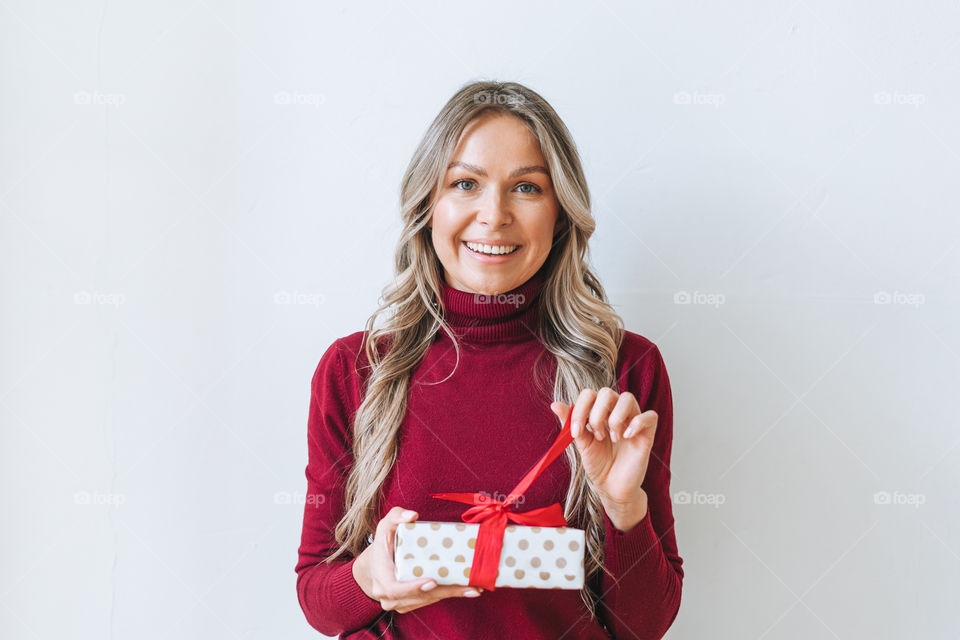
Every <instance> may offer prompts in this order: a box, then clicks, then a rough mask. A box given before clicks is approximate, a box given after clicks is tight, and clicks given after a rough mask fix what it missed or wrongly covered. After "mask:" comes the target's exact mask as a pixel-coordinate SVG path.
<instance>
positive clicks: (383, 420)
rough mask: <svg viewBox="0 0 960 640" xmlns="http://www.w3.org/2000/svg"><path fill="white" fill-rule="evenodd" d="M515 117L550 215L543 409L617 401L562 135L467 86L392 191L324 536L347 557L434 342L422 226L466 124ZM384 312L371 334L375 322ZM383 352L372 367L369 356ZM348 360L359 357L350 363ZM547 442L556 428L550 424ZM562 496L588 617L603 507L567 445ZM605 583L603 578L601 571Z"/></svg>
mask: <svg viewBox="0 0 960 640" xmlns="http://www.w3.org/2000/svg"><path fill="white" fill-rule="evenodd" d="M491 111H493V112H498V113H505V114H510V115H513V116H516V117H518V118H520V119H521V120H522V121H523V122H524V123H525V124H526V125H527V126H528V127H529V128H530V130H531V131H532V132H533V133H534V135H535V136H536V138H537V139H538V141H539V144H540V148H541V152H542V154H543V156H544V158H545V159H546V162H547V165H548V167H547V168H548V169H549V170H550V176H551V180H552V183H553V187H554V190H555V193H556V195H557V199H558V201H559V204H560V212H559V215H558V225H557V231H556V235H555V237H554V241H553V247H552V249H551V251H550V253H549V255H548V256H547V260H546V262H545V271H546V279H545V281H544V284H543V289H542V292H541V297H540V300H538V301H537V303H538V304H540V305H541V306H540V323H539V326H538V327H537V328H536V329H537V332H538V337H539V339H540V341H541V342H542V343H543V344H544V346H545V350H546V351H549V352H550V353H552V354H553V355H554V357H555V359H556V364H557V368H556V378H555V380H554V381H553V392H552V395H553V398H554V399H555V400H557V401H561V402H565V403H567V404H571V403H572V402H573V401H575V400H576V397H577V396H578V395H579V393H580V391H581V390H582V389H586V388H590V389H596V390H599V389H600V388H602V387H610V388H612V389H613V390H614V391H617V390H618V389H617V380H616V362H617V354H618V351H619V347H620V343H621V340H622V339H623V321H622V320H621V318H620V316H619V315H617V314H616V312H615V311H614V310H613V308H612V307H611V305H610V304H609V303H608V302H607V297H606V293H605V292H604V289H603V287H602V286H601V284H600V282H599V280H598V279H597V277H596V276H595V275H594V274H593V272H592V271H591V270H590V267H589V265H588V263H587V258H586V256H587V252H588V246H587V240H588V239H589V238H590V236H591V235H593V232H594V229H595V227H596V224H595V222H594V219H593V217H592V215H591V213H590V193H589V190H588V189H587V183H586V179H585V177H584V174H583V169H582V167H581V164H580V157H579V154H578V153H577V150H576V147H575V145H574V143H573V139H572V137H571V135H570V132H569V131H568V130H567V128H566V126H565V125H564V123H563V121H562V120H561V119H560V117H559V116H558V115H557V114H556V112H555V111H554V110H553V108H552V107H551V106H550V105H549V104H548V103H547V101H546V100H544V99H543V98H542V97H541V96H540V95H539V94H537V93H536V92H534V91H532V90H530V89H529V88H527V87H525V86H523V85H521V84H517V83H514V82H486V81H481V82H472V83H468V84H466V85H464V86H463V87H462V88H460V90H458V91H457V92H456V93H455V94H454V95H453V97H451V98H450V100H449V101H448V102H447V104H446V105H445V106H444V107H443V109H442V110H441V111H440V113H439V114H438V115H437V117H436V118H435V119H434V120H433V122H432V123H431V125H430V127H429V128H428V129H427V131H426V133H425V134H424V136H423V138H422V140H421V141H420V144H419V145H418V146H417V149H416V151H415V152H414V154H413V157H412V159H411V160H410V164H409V165H408V167H407V169H406V172H405V173H404V176H403V181H402V185H401V190H400V207H401V217H402V220H403V231H402V233H401V235H400V239H399V242H398V243H397V249H396V254H395V261H396V277H395V279H394V281H393V282H392V283H391V284H390V285H388V286H387V287H385V288H384V289H383V291H382V296H381V298H380V300H379V302H381V304H380V306H379V307H378V308H377V310H376V311H375V312H374V313H373V314H372V315H371V316H370V318H369V319H368V320H367V323H366V336H367V339H366V347H365V352H366V356H367V361H368V363H370V364H369V366H370V374H369V378H368V380H367V383H366V385H365V393H364V398H363V401H362V403H361V404H360V407H359V408H358V409H357V412H356V415H355V417H354V421H353V456H354V464H353V466H352V468H351V470H350V473H349V476H348V478H347V485H346V488H345V513H344V515H343V517H342V518H341V519H340V521H339V522H338V524H337V526H336V529H335V536H336V540H337V542H338V544H339V545H340V547H339V548H338V549H337V550H336V552H335V553H333V555H331V556H330V557H329V558H327V562H329V561H331V560H333V559H334V558H336V557H337V556H339V555H340V554H341V553H343V552H344V551H349V552H350V553H351V554H353V555H357V554H359V553H360V552H362V551H363V549H364V548H365V546H366V545H367V544H368V540H367V537H368V535H370V534H372V533H373V532H374V531H375V529H376V522H375V521H374V514H375V513H376V509H377V506H378V504H377V501H378V496H379V495H380V491H381V487H382V486H383V483H384V481H385V479H386V478H387V476H388V474H389V472H390V470H391V469H392V467H393V464H394V462H395V461H396V457H397V433H398V431H399V428H400V425H401V423H402V422H403V420H404V417H405V415H406V410H407V392H408V389H409V384H410V375H411V371H412V370H413V368H414V367H415V366H416V365H417V363H419V362H420V360H421V358H422V357H423V356H424V354H425V352H426V351H427V348H428V347H429V346H430V344H431V343H432V342H433V340H434V338H435V336H436V335H437V332H438V331H440V330H443V331H444V332H446V334H447V335H448V336H450V339H451V340H452V341H453V343H454V345H455V347H456V353H457V362H458V363H459V358H460V347H459V345H458V343H457V340H456V338H455V336H454V334H453V332H452V331H451V329H450V328H449V327H448V326H447V324H446V323H445V322H444V314H443V312H444V309H443V306H442V305H443V301H442V296H441V287H440V283H441V280H442V278H443V271H442V265H441V264H440V262H439V259H438V257H437V255H436V252H435V250H434V249H433V244H432V240H431V236H430V229H429V228H428V227H427V222H428V221H429V219H430V214H431V211H432V210H433V206H434V205H435V204H436V200H437V197H438V194H439V192H440V188H441V187H442V184H443V179H444V176H445V173H446V170H447V165H448V163H449V162H450V160H451V156H452V155H453V152H454V149H455V147H456V145H457V142H458V140H459V138H460V136H461V134H462V132H463V130H464V128H465V127H466V126H467V124H468V123H469V122H471V121H472V120H474V119H475V118H477V117H478V116H480V115H481V114H486V113H489V112H491ZM388 310H392V314H391V315H390V316H389V317H388V319H387V321H386V323H385V324H384V326H383V327H381V328H374V324H375V321H376V319H377V317H378V316H380V315H381V314H382V313H384V312H386V311H388ZM381 340H383V341H384V344H385V345H387V348H386V349H385V350H384V351H385V353H384V354H383V355H382V356H381V354H380V349H379V348H378V345H379V344H380V342H381ZM358 358H359V354H358ZM557 426H558V431H559V426H560V424H559V421H558V425H557ZM565 453H566V456H567V461H568V464H569V467H570V470H571V471H570V488H569V490H568V492H567V496H566V499H565V507H564V516H565V517H566V519H567V522H568V524H569V525H570V526H572V527H576V528H580V529H584V531H585V532H586V554H585V558H584V566H585V576H586V578H587V583H585V585H584V588H583V589H582V590H581V596H582V598H583V600H584V602H585V603H586V605H587V607H588V609H589V611H590V612H591V615H594V616H595V614H596V598H595V595H594V594H593V592H592V591H591V590H590V588H589V581H590V579H591V578H593V577H595V576H596V574H597V572H599V571H601V570H604V571H606V568H605V567H604V536H605V526H604V517H603V507H602V504H601V502H600V498H599V496H598V494H597V493H596V491H595V489H594V488H593V487H592V486H591V485H590V483H589V481H588V479H587V477H586V474H585V472H584V470H583V466H582V464H581V461H580V454H579V451H578V450H577V448H576V446H575V445H574V446H569V447H567V449H566V452H565ZM607 573H608V574H609V571H608V572H607Z"/></svg>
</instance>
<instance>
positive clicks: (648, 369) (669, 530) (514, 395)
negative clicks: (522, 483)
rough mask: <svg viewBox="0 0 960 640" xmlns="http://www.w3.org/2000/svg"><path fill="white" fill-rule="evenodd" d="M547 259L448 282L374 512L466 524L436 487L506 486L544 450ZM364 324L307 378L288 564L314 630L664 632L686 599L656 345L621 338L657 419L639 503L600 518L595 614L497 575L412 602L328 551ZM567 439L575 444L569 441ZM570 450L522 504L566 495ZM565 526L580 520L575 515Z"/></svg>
mask: <svg viewBox="0 0 960 640" xmlns="http://www.w3.org/2000/svg"><path fill="white" fill-rule="evenodd" d="M544 278H545V274H544V271H543V269H541V271H539V272H538V273H537V274H536V275H534V276H533V277H531V278H530V279H529V280H528V281H527V282H525V283H523V284H522V285H520V286H519V287H517V288H516V289H514V290H512V291H510V292H508V293H506V294H503V295H501V296H494V297H484V296H480V295H475V294H473V293H468V292H465V291H460V290H457V289H454V288H452V287H450V286H449V285H447V284H446V283H445V282H444V283H442V298H443V309H444V317H445V319H446V321H447V323H448V324H449V325H450V326H451V327H452V328H453V330H454V331H455V333H456V334H457V336H458V343H459V345H460V361H459V363H457V354H456V351H455V349H454V344H453V342H452V341H451V340H450V339H449V337H448V336H447V335H446V334H445V333H444V332H443V331H441V332H439V333H438V335H437V336H436V337H435V339H434V341H433V342H432V344H431V345H430V346H429V348H428V349H427V352H426V354H425V356H424V358H423V359H422V360H421V362H420V363H419V364H418V365H417V366H416V367H415V368H414V370H413V373H412V378H411V384H410V390H409V393H408V408H407V412H406V416H405V419H404V421H403V423H402V425H401V427H400V431H399V433H398V435H397V442H398V449H397V459H396V463H395V464H394V465H393V467H392V469H391V470H390V472H389V475H388V477H387V480H386V481H385V483H384V486H383V490H382V493H381V496H382V499H381V501H380V504H379V507H378V508H377V510H376V512H375V518H374V522H377V521H379V520H380V518H382V517H383V515H384V514H385V513H386V512H387V511H389V510H390V509H391V508H392V507H394V506H401V507H404V508H407V509H412V510H414V511H416V512H417V513H418V514H419V519H420V520H440V521H455V522H460V521H461V519H460V514H461V513H462V512H463V510H464V509H466V508H467V506H466V505H463V504H459V503H456V502H451V501H448V500H440V499H437V498H432V497H431V496H430V493H432V492H444V491H458V492H475V491H486V492H488V493H491V494H494V495H501V496H503V495H505V494H506V493H507V492H509V491H510V489H512V488H513V486H514V485H515V484H516V483H517V482H518V481H519V480H520V478H521V477H523V475H524V474H525V473H526V472H527V471H528V470H529V469H530V468H531V467H532V466H533V464H534V463H535V462H536V461H537V460H538V459H539V458H540V457H541V456H542V455H543V454H544V452H546V450H547V449H548V448H549V447H550V445H551V444H552V442H553V441H554V439H555V438H556V436H557V434H558V433H559V429H560V427H561V424H560V421H559V420H558V418H557V416H556V415H554V414H553V413H552V412H551V411H550V402H551V401H552V400H553V398H552V393H551V392H552V388H553V385H552V380H553V377H552V376H553V374H554V373H555V371H556V368H555V367H556V364H555V360H554V359H553V356H552V354H550V353H549V352H548V351H546V350H545V349H544V347H543V344H542V343H541V342H540V341H539V340H538V339H537V337H536V336H535V333H534V331H533V329H534V328H535V327H536V326H537V323H538V321H539V318H540V313H541V312H540V308H539V304H538V303H539V299H540V298H539V293H540V290H541V288H542V285H543V282H544ZM365 337H366V334H365V332H362V331H360V332H356V333H353V334H350V335H348V336H345V337H343V338H339V339H337V340H335V341H334V342H333V344H332V345H330V347H329V348H328V349H327V350H326V352H325V353H324V354H323V356H322V357H321V359H320V362H319V364H318V366H317V368H316V371H315V373H314V375H313V379H312V383H311V396H310V404H309V414H308V425H307V431H308V435H307V443H308V455H309V461H308V464H307V468H306V477H307V496H309V497H311V498H316V499H310V500H307V501H306V504H305V507H304V520H303V532H302V537H301V544H300V548H299V559H298V562H297V565H296V573H297V594H298V597H299V601H300V606H301V608H302V609H303V612H304V614H305V616H306V619H307V622H308V623H309V624H310V625H311V626H313V627H314V628H315V629H317V630H318V631H320V632H321V633H323V634H326V635H331V636H336V635H338V634H339V637H340V638H350V639H366V638H371V639H372V638H441V639H442V640H447V639H450V638H491V639H496V640H504V639H506V638H524V639H527V640H534V639H540V638H542V639H550V640H556V639H558V638H569V639H570V640H574V639H582V638H586V639H600V638H630V639H636V638H639V639H641V640H647V639H650V640H653V639H656V638H661V637H662V636H663V634H664V633H666V631H667V629H668V628H669V627H670V626H671V624H673V621H674V619H675V618H676V615H677V611H678V609H679V606H680V594H681V587H682V581H683V570H682V568H681V567H682V564H683V560H682V558H681V557H680V555H679V554H678V552H677V544H676V538H675V536H674V531H673V524H674V519H673V512H672V508H671V499H670V468H669V465H670V453H671V442H672V437H673V406H672V397H671V391H670V381H669V378H668V377H667V370H666V367H665V365H664V361H663V358H662V357H661V354H660V351H659V349H658V348H657V347H656V345H654V344H653V343H652V342H650V341H649V340H647V339H646V338H644V337H642V336H640V335H638V334H635V333H632V332H629V331H627V332H625V336H624V339H623V342H622V344H621V346H620V350H619V358H618V363H617V371H618V377H617V383H618V385H619V390H620V391H621V392H622V391H631V392H632V393H633V394H634V395H635V396H636V398H637V401H638V403H639V404H640V407H641V408H642V409H643V410H646V409H654V410H655V411H656V412H657V414H658V416H659V420H658V424H657V430H656V436H655V438H654V445H653V450H652V452H651V455H650V462H649V465H648V469H647V473H646V477H645V479H644V482H643V488H644V489H645V491H646V493H647V495H648V512H647V515H646V516H645V517H644V518H643V519H642V520H641V521H640V522H639V524H637V525H636V526H634V527H633V528H632V529H630V530H629V531H619V530H618V529H616V528H615V527H614V525H613V524H612V522H611V521H610V519H609V517H607V516H606V514H604V524H605V531H606V537H605V542H604V548H605V566H606V567H607V568H608V569H609V570H610V572H611V573H612V574H613V576H614V577H610V576H608V575H606V574H605V573H602V572H601V573H600V574H599V575H594V577H593V578H592V579H590V580H588V585H589V587H590V588H591V589H593V590H594V591H595V592H596V593H597V594H598V595H599V596H600V604H599V607H598V610H597V613H596V616H595V617H592V616H591V615H590V612H589V611H588V609H587V608H586V606H585V605H584V603H583V602H582V600H581V596H580V593H579V591H577V590H564V589H533V588H529V589H515V588H505V587H500V588H497V589H495V590H493V591H489V590H488V591H484V592H483V593H482V594H481V595H480V597H478V598H462V597H453V598H446V599H443V600H440V601H438V602H435V603H433V604H430V605H427V606H425V607H421V608H419V609H416V610H414V611H411V612H408V613H403V614H400V613H396V612H393V611H384V610H383V608H382V607H381V605H380V603H379V602H378V601H376V600H373V599H371V598H370V597H368V596H367V595H366V594H365V593H364V592H363V591H362V590H361V589H360V586H359V585H358V584H357V582H356V580H355V579H354V577H353V557H352V556H350V555H341V556H338V557H337V559H336V560H334V561H332V562H331V563H329V564H328V563H325V562H323V560H324V559H325V558H326V557H327V556H328V555H330V554H331V553H332V552H333V551H334V550H335V549H336V548H337V546H338V545H337V544H336V541H335V539H334V535H333V531H334V528H335V526H336V524H337V522H338V521H339V519H340V518H341V516H342V515H343V513H344V486H345V482H346V477H347V473H348V472H349V470H350V468H351V465H352V463H353V455H352V448H351V443H352V435H353V431H352V419H353V417H354V415H355V413H356V410H357V408H358V407H359V405H360V402H361V400H362V399H363V393H364V382H365V380H366V379H367V376H368V374H369V370H370V369H369V366H368V364H367V360H366V357H365V355H364V354H363V347H364V345H363V342H362V341H363V340H364V339H365ZM570 446H576V445H574V444H571V445H570ZM569 483H570V470H569V465H568V463H567V460H566V456H564V455H561V456H560V457H559V458H558V459H557V460H556V461H554V462H553V464H551V465H550V467H548V468H547V469H546V470H545V471H544V473H543V474H542V475H541V476H540V477H539V478H538V479H537V481H536V482H534V483H533V485H532V486H531V487H530V488H529V489H528V490H527V492H526V494H525V495H524V496H523V502H522V504H518V505H517V510H518V511H526V510H528V509H534V508H537V507H543V506H547V505H550V504H552V503H554V502H560V503H561V504H564V503H565V499H566V493H567V488H568V487H569ZM571 526H575V525H574V523H571Z"/></svg>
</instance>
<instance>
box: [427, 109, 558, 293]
mask: <svg viewBox="0 0 960 640" xmlns="http://www.w3.org/2000/svg"><path fill="white" fill-rule="evenodd" d="M546 163H547V162H546V160H545V159H544V158H543V154H542V153H541V151H540V144H539V142H538V141H537V137H536V135H534V133H533V131H531V130H530V128H529V127H528V126H527V125H526V123H524V121H523V120H521V119H520V118H517V117H516V116H513V115H510V114H505V113H500V112H497V111H491V112H488V113H486V114H483V115H481V116H478V117H477V118H475V119H474V120H473V121H472V122H470V123H469V124H468V125H467V127H466V129H465V130H464V132H463V137H462V138H461V139H460V143H459V144H458V145H457V147H456V149H455V150H454V153H453V159H452V160H451V162H450V164H449V165H448V168H447V172H446V175H445V179H444V187H443V188H442V189H441V190H440V193H439V197H438V198H437V202H436V204H435V205H434V209H433V216H432V219H431V222H430V223H429V226H430V228H431V229H432V231H433V233H432V234H431V238H432V240H433V247H434V250H435V251H436V252H437V255H438V256H439V258H440V262H441V263H442V264H443V269H444V279H445V281H446V282H447V284H449V285H451V286H453V287H454V288H456V289H460V290H462V291H468V292H473V293H489V294H497V293H502V292H504V291H509V290H510V289H514V288H516V287H518V286H520V285H521V284H523V283H524V282H526V281H527V280H529V279H530V276H532V275H533V274H534V273H536V272H537V270H538V269H539V268H540V266H541V265H543V263H544V262H546V260H547V256H548V255H549V253H550V250H551V249H552V247H553V237H554V235H555V233H556V230H557V220H558V214H559V211H560V203H559V202H558V201H557V196H556V194H555V193H554V191H553V185H552V183H551V181H550V170H549V169H547V167H546V166H545V165H546Z"/></svg>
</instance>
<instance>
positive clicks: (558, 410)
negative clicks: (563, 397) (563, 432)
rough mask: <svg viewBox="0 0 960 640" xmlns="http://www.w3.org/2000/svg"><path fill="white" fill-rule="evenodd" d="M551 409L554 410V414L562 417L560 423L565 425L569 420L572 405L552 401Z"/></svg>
mask: <svg viewBox="0 0 960 640" xmlns="http://www.w3.org/2000/svg"><path fill="white" fill-rule="evenodd" d="M550 411H553V414H554V415H555V416H557V417H558V418H560V424H561V425H563V424H566V422H567V414H568V413H570V405H568V404H567V403H566V402H560V401H557V402H551V403H550ZM571 428H572V427H571Z"/></svg>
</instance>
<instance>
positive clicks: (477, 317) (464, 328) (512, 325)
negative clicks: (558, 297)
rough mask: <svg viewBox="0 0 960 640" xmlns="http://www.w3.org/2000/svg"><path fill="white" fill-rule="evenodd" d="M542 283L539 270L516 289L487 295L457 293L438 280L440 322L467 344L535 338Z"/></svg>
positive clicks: (541, 271) (543, 279)
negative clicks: (441, 319) (442, 319)
mask: <svg viewBox="0 0 960 640" xmlns="http://www.w3.org/2000/svg"><path fill="white" fill-rule="evenodd" d="M545 281H546V272H545V271H544V269H543V268H541V269H540V270H539V271H537V273H535V274H534V275H533V276H531V277H530V278H529V279H528V280H527V281H526V282H524V283H523V284H521V285H519V286H518V287H516V288H514V289H511V290H510V291H507V292H504V293H501V294H497V295H488V294H483V293H471V292H468V291H461V290H460V289H455V288H454V287H452V286H450V285H449V284H447V282H446V280H441V283H440V288H441V298H442V303H441V304H442V305H443V316H444V319H445V320H446V322H447V324H448V325H450V328H451V329H452V330H453V332H454V333H455V334H457V336H459V337H460V338H461V339H462V340H464V341H467V342H502V341H507V342H510V341H516V340H523V339H528V338H533V337H536V335H537V333H538V326H539V319H540V292H541V290H542V288H543V284H544V282H545Z"/></svg>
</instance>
